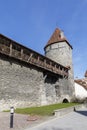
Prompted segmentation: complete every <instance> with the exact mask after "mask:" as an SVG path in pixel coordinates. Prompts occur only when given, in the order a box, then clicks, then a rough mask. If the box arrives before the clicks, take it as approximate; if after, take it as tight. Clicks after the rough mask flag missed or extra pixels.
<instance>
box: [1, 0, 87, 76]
mask: <svg viewBox="0 0 87 130" xmlns="http://www.w3.org/2000/svg"><path fill="white" fill-rule="evenodd" d="M56 27H58V28H60V29H62V30H63V31H64V34H65V36H66V37H67V40H68V41H69V43H70V44H71V45H72V46H73V65H74V77H78V78H82V77H83V76H84V73H85V71H86V69H87V0H0V33H2V34H3V35H6V36H7V37H9V38H11V39H13V40H15V41H17V42H19V43H21V44H23V45H25V46H27V47H29V48H31V49H33V50H35V51H37V52H39V53H41V54H44V50H43V48H44V46H45V45H46V43H47V41H48V40H49V38H50V36H51V35H52V33H53V32H54V30H55V28H56Z"/></svg>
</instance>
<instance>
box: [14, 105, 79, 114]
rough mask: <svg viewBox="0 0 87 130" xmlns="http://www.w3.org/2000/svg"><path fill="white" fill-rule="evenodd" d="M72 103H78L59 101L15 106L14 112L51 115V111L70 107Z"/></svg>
mask: <svg viewBox="0 0 87 130" xmlns="http://www.w3.org/2000/svg"><path fill="white" fill-rule="evenodd" d="M74 105H78V104H76V103H61V104H53V105H48V106H41V107H31V108H17V109H15V113H21V114H32V115H43V116H45V115H48V116H51V115H52V114H53V111H54V110H56V109H61V108H66V107H71V106H74Z"/></svg>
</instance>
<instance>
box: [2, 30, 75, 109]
mask: <svg viewBox="0 0 87 130" xmlns="http://www.w3.org/2000/svg"><path fill="white" fill-rule="evenodd" d="M44 50H45V56H43V55H41V54H39V53H38V52H35V51H34V50H31V49H30V48H27V47H25V46H23V45H21V44H19V43H17V42H15V41H13V40H11V39H9V38H7V37H6V36H4V35H2V34H0V104H1V105H0V110H4V109H9V108H10V106H14V107H30V106H41V105H48V104H53V103H60V102H63V101H72V99H73V98H74V76H73V66H72V46H71V45H70V44H69V42H68V41H67V40H66V38H65V36H64V34H63V32H62V31H61V30H59V29H56V30H55V32H54V33H53V35H52V36H51V38H50V40H49V41H48V43H47V45H46V46H45V48H44Z"/></svg>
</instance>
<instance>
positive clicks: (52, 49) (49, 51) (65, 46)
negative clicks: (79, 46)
mask: <svg viewBox="0 0 87 130" xmlns="http://www.w3.org/2000/svg"><path fill="white" fill-rule="evenodd" d="M72 49H73V48H72V46H71V45H70V43H69V42H68V41H67V39H66V37H65V36H64V33H63V31H61V30H60V29H58V28H56V29H55V31H54V33H53V34H52V36H51V38H50V39H49V41H48V42H47V44H46V46H45V47H44V50H45V56H46V57H48V58H50V59H51V60H54V61H56V62H57V63H59V64H61V65H63V66H65V67H68V69H69V72H68V74H69V76H68V79H67V82H68V88H67V90H66V91H67V94H68V95H69V96H70V100H72V99H73V98H74V75H73V64H72Z"/></svg>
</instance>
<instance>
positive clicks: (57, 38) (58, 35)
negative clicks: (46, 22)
mask: <svg viewBox="0 0 87 130" xmlns="http://www.w3.org/2000/svg"><path fill="white" fill-rule="evenodd" d="M63 41H66V43H67V44H68V45H69V46H70V47H71V48H72V46H71V45H70V44H69V42H68V41H67V39H66V38H65V36H64V34H63V31H61V30H60V29H58V28H56V29H55V31H54V33H53V34H52V36H51V37H50V39H49V41H48V42H47V44H46V46H45V48H46V47H47V46H49V45H51V44H54V43H58V42H63ZM45 48H44V49H45Z"/></svg>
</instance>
